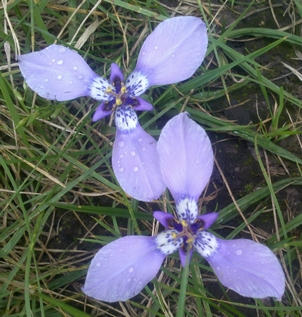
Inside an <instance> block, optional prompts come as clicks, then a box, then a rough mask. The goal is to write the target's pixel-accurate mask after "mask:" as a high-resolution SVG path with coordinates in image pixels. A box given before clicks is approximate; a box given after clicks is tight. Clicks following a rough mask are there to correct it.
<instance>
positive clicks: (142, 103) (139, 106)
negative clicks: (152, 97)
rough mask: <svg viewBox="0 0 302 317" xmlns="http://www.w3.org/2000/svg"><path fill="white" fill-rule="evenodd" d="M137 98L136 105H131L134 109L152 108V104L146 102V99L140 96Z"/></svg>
mask: <svg viewBox="0 0 302 317" xmlns="http://www.w3.org/2000/svg"><path fill="white" fill-rule="evenodd" d="M136 100H137V102H138V103H137V105H135V106H133V108H134V109H135V110H136V111H151V110H153V106H152V105H151V103H149V102H147V101H146V100H144V99H142V98H138V97H137V98H136Z"/></svg>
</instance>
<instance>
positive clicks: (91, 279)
mask: <svg viewBox="0 0 302 317" xmlns="http://www.w3.org/2000/svg"><path fill="white" fill-rule="evenodd" d="M156 248H157V245H156V243H155V237H142V236H128V237H124V238H121V239H117V240H116V241H114V242H112V243H109V244H107V245H106V246H104V247H103V248H102V249H101V250H100V251H98V253H97V254H96V255H95V257H94V258H93V260H92V262H91V264H90V266H89V269H88V273H87V277H86V281H85V285H84V287H83V292H84V293H85V294H86V295H88V296H90V297H93V298H95V299H98V300H103V301H106V302H116V301H126V300H128V299H129V298H131V297H133V296H135V295H137V294H138V293H139V292H140V291H141V290H142V289H143V288H144V287H145V285H146V284H147V283H149V282H150V281H151V280H152V279H153V278H154V277H155V276H156V273H157V272H158V270H159V269H160V266H161V264H162V262H163V260H164V258H165V255H164V254H163V253H161V252H160V251H159V250H157V249H156Z"/></svg>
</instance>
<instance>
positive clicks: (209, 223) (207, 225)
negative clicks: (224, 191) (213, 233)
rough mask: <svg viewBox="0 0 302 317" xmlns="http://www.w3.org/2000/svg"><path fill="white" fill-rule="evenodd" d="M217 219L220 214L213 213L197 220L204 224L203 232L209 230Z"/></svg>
mask: <svg viewBox="0 0 302 317" xmlns="http://www.w3.org/2000/svg"><path fill="white" fill-rule="evenodd" d="M217 217H218V212H211V213H208V214H204V215H200V216H198V217H197V219H198V220H201V221H203V222H204V226H203V230H207V229H208V228H210V227H211V226H212V224H213V223H214V222H215V221H216V219H217Z"/></svg>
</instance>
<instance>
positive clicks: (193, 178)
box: [83, 113, 285, 302]
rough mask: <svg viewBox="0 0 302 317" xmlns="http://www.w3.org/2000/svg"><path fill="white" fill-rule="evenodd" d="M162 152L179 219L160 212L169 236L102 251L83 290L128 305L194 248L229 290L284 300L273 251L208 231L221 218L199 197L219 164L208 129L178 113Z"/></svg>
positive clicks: (136, 239) (127, 241)
mask: <svg viewBox="0 0 302 317" xmlns="http://www.w3.org/2000/svg"><path fill="white" fill-rule="evenodd" d="M157 148H158V153H159V160H160V168H161V171H162V174H163V179H164V181H165V183H166V185H167V187H168V188H169V190H170V192H171V194H172V195H173V197H174V199H175V204H176V214H177V218H174V217H173V216H172V215H171V214H168V213H164V212H161V211H156V212H154V217H155V218H156V219H157V220H158V221H159V222H160V223H161V224H162V225H163V226H164V227H165V228H166V230H165V231H164V232H161V233H159V234H158V235H157V236H154V237H144V236H128V237H124V238H120V239H117V240H116V241H114V242H112V243H109V244H108V245H106V246H105V247H103V248H102V249H101V250H100V251H98V253H97V254H96V255H95V257H94V258H93V260H92V262H91V264H90V266H89V270H88V273H87V278H86V282H85V285H84V288H83V292H84V293H85V294H87V295H88V296H91V297H93V298H95V299H98V300H103V301H107V302H114V301H125V300H127V299H129V298H131V297H133V296H135V295H137V294H138V293H139V292H140V291H141V290H142V289H143V288H144V286H145V285H146V284H147V283H148V282H150V281H151V280H152V279H153V278H154V277H155V276H156V274H157V272H158V271H159V269H160V267H161V265H162V262H163V260H164V259H165V257H166V256H167V255H169V254H171V253H173V252H175V251H177V250H179V254H180V259H181V263H182V265H183V266H184V265H185V263H186V257H187V255H188V256H189V258H191V255H192V253H193V250H195V251H196V252H197V253H199V254H200V255H201V256H202V257H204V258H205V259H206V260H207V261H208V262H209V264H210V265H211V267H212V269H213V271H214V272H215V274H216V275H217V277H218V279H219V280H220V282H221V283H222V284H223V285H224V286H226V287H228V288H230V289H232V290H234V291H236V292H237V293H239V294H241V295H243V296H248V297H254V298H264V297H268V296H271V297H275V298H277V299H279V300H280V299H281V296H282V295H283V293H284V288H285V278H284V273H283V271H282V268H281V265H280V263H279V262H278V259H277V257H276V256H275V255H274V254H273V252H272V251H271V250H270V249H269V248H267V247H266V246H264V245H261V244H259V243H256V242H254V241H252V240H247V239H236V240H222V239H219V238H217V237H216V236H215V235H213V234H212V233H210V232H208V231H206V230H207V229H208V228H209V227H210V226H211V225H212V224H213V223H214V222H215V220H216V218H217V215H218V214H217V213H209V214H205V215H198V205H197V201H198V197H199V196H200V194H201V192H202V191H203V189H204V188H205V186H206V184H207V183H208V181H209V179H210V175H211V172H212V168H213V162H214V159H213V151H212V147H211V143H210V140H209V138H208V136H207V134H206V133H205V131H204V130H203V129H202V128H201V127H200V126H199V125H198V124H196V123H195V122H194V121H192V120H191V119H189V118H188V116H187V115H186V114H184V113H182V114H179V115H177V116H176V117H174V118H173V119H172V120H170V121H169V122H168V123H167V124H166V126H165V127H164V128H163V130H162V132H161V135H160V138H159V141H158V145H157Z"/></svg>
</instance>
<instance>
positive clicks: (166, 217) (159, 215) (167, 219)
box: [153, 211, 175, 228]
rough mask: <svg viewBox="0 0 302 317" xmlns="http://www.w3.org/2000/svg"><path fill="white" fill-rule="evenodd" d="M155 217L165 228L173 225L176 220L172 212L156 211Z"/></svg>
mask: <svg viewBox="0 0 302 317" xmlns="http://www.w3.org/2000/svg"><path fill="white" fill-rule="evenodd" d="M153 217H154V218H155V219H156V220H157V221H158V222H159V223H160V224H161V225H163V226H164V227H165V228H169V227H171V225H172V226H173V225H174V222H175V218H174V217H173V216H172V215H171V214H168V213H167V212H163V211H154V212H153Z"/></svg>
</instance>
